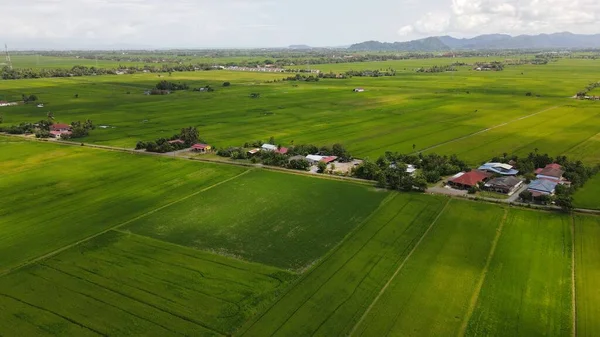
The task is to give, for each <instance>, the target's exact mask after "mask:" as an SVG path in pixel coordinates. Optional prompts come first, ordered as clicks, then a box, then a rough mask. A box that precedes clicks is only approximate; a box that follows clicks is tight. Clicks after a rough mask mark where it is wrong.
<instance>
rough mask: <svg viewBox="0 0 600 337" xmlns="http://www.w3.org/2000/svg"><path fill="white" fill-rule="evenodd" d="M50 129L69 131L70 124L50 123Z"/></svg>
mask: <svg viewBox="0 0 600 337" xmlns="http://www.w3.org/2000/svg"><path fill="white" fill-rule="evenodd" d="M50 131H59V132H70V131H71V126H70V125H69V124H52V125H50Z"/></svg>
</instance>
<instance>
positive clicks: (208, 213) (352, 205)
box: [123, 170, 388, 270]
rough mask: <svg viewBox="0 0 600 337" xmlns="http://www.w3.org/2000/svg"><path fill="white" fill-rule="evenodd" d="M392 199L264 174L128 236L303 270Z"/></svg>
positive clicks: (146, 222) (144, 223)
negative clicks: (148, 238)
mask: <svg viewBox="0 0 600 337" xmlns="http://www.w3.org/2000/svg"><path fill="white" fill-rule="evenodd" d="M387 195H388V192H385V191H378V190H375V189H373V188H369V187H365V186H362V185H357V184H352V183H345V182H339V181H332V180H327V179H318V178H311V177H304V176H297V175H291V174H285V173H279V172H269V171H264V170H256V171H253V172H250V173H249V174H247V175H245V176H244V177H240V178H238V179H236V180H233V181H231V182H229V183H227V184H226V185H223V186H222V187H216V188H214V189H211V190H210V191H207V192H205V193H201V194H199V195H197V196H195V197H193V198H190V199H188V200H186V201H184V202H180V203H178V204H176V205H173V206H172V207H169V208H168V209H165V210H163V211H160V212H157V213H155V214H153V216H152V217H148V218H144V219H140V220H139V221H134V222H132V223H130V224H128V225H127V226H125V227H124V228H123V229H124V230H128V231H131V232H133V233H137V234H141V235H146V236H150V237H154V238H157V239H160V240H165V241H169V242H173V243H177V244H181V245H185V246H189V247H193V248H198V249H205V250H211V251H215V252H218V253H220V254H225V255H234V256H238V257H241V258H243V259H247V260H250V261H256V262H260V263H265V264H269V265H273V266H277V267H281V268H286V269H294V270H300V269H303V268H306V267H307V266H309V265H310V263H312V262H314V261H315V260H317V259H319V258H320V257H321V256H322V255H323V254H325V253H326V252H327V251H329V250H330V249H331V248H333V247H334V246H335V245H336V244H337V243H338V242H339V241H340V240H342V238H343V237H344V236H346V235H347V234H348V232H349V231H351V230H352V229H353V228H354V227H356V226H357V225H358V224H359V223H361V222H362V221H363V220H364V219H365V218H366V217H367V216H368V215H369V214H371V212H373V210H374V209H376V208H377V206H378V205H379V204H380V202H381V201H382V200H383V199H384V198H385V197H386V196H387Z"/></svg>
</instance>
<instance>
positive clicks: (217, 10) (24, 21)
mask: <svg viewBox="0 0 600 337" xmlns="http://www.w3.org/2000/svg"><path fill="white" fill-rule="evenodd" d="M0 8H1V9H2V16H1V17H2V19H1V22H2V27H3V29H1V30H0V42H6V43H8V44H9V46H10V47H11V48H12V49H27V48H37V49H65V48H94V47H96V48H102V47H114V48H119V47H129V46H131V47H135V46H138V47H142V48H178V47H179V48H249V47H285V46H288V45H290V44H308V45H311V46H341V45H348V44H352V43H356V42H362V41H365V40H379V41H406V40H411V39H416V38H421V37H426V36H432V35H446V34H448V35H452V36H456V37H471V36H475V35H479V34H484V33H507V34H511V35H518V34H537V33H552V32H559V31H571V32H574V33H586V34H592V33H600V1H599V0H396V1H393V0H363V1H358V0H320V1H317V0H304V1H289V0H277V1H269V0H266V1H265V0H212V1H206V0H19V1H17V0H0Z"/></svg>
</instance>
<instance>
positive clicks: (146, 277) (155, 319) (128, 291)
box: [0, 231, 294, 336]
mask: <svg viewBox="0 0 600 337" xmlns="http://www.w3.org/2000/svg"><path fill="white" fill-rule="evenodd" d="M293 278H294V275H292V274H289V273H287V272H285V271H282V270H278V269H276V268H272V267H267V266H263V265H258V264H251V263H246V262H241V261H237V260H232V259H228V258H225V257H220V256H215V255H212V254H208V253H203V252H198V251H195V250H193V249H189V248H184V247H179V246H175V245H171V244H168V243H163V242H160V241H156V240H153V239H149V238H144V237H139V236H131V235H127V234H123V233H119V232H115V231H111V232H108V233H106V234H104V235H102V236H100V237H97V238H95V239H94V240H91V241H88V242H85V243H84V244H81V245H79V246H77V247H75V248H72V249H70V250H68V251H65V252H63V253H61V254H59V255H57V256H54V257H52V258H50V259H47V260H45V261H43V262H40V263H38V264H36V265H33V266H29V267H27V268H24V269H21V270H19V271H18V272H16V273H13V274H11V275H8V276H6V277H4V278H1V279H0V289H2V291H0V309H1V310H0V320H1V321H2V322H3V324H0V334H1V335H8V336H10V335H15V334H17V333H21V334H25V335H36V336H42V335H78V336H80V335H93V334H101V335H144V336H167V335H169V336H170V335H194V336H218V335H226V334H231V333H232V332H234V331H235V329H236V328H237V327H238V326H239V325H240V324H241V323H243V322H244V321H245V320H246V319H247V318H248V317H249V316H251V315H252V314H253V313H254V311H255V310H256V309H257V308H259V307H260V306H261V305H264V303H265V302H266V301H269V300H270V299H271V298H272V297H274V296H275V295H276V293H277V292H279V291H281V290H282V289H284V288H285V286H286V284H287V283H288V282H289V281H290V280H292V279H293Z"/></svg>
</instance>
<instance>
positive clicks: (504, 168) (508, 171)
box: [478, 163, 519, 176]
mask: <svg viewBox="0 0 600 337" xmlns="http://www.w3.org/2000/svg"><path fill="white" fill-rule="evenodd" d="M478 170H480V171H486V172H490V173H495V174H499V175H501V176H516V175H517V174H518V173H519V171H518V170H515V169H513V167H512V165H509V164H504V163H485V164H483V165H481V166H479V168H478Z"/></svg>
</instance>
